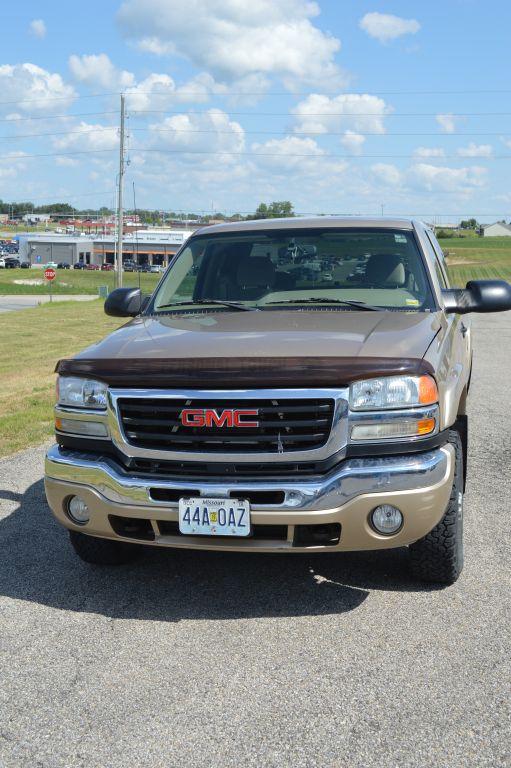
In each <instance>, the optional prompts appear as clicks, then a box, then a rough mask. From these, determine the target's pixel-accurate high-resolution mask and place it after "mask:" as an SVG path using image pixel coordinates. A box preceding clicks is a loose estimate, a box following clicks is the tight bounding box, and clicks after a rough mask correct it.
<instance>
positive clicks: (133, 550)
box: [69, 531, 141, 565]
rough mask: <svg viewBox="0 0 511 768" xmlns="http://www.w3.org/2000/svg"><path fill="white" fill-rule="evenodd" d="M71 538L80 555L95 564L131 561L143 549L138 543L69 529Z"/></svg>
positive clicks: (121, 563) (120, 563) (87, 561)
mask: <svg viewBox="0 0 511 768" xmlns="http://www.w3.org/2000/svg"><path fill="white" fill-rule="evenodd" d="M69 538H70V541H71V545H72V547H73V549H74V551H75V552H76V554H77V555H78V557H79V558H81V559H82V560H83V561H84V562H86V563H93V564H94V565H123V564H124V563H130V562H131V561H132V560H135V558H136V557H138V555H139V554H140V550H141V547H140V546H139V545H138V544H128V543H127V542H124V541H110V539H98V538H97V537H96V536H86V535H85V534H84V533H80V532H79V531H69Z"/></svg>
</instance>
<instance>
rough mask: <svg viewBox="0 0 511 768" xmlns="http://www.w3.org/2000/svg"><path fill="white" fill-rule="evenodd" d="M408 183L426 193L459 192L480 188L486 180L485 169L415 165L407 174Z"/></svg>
mask: <svg viewBox="0 0 511 768" xmlns="http://www.w3.org/2000/svg"><path fill="white" fill-rule="evenodd" d="M408 177H409V179H410V181H411V182H412V183H413V184H414V185H415V186H418V187H421V188H423V189H426V190H427V191H428V192H442V191H445V192H459V193H460V194H466V193H467V191H470V190H472V189H475V188H477V187H482V186H483V185H484V183H485V180H486V168H481V167H479V166H476V165H474V166H470V167H468V168H449V167H447V166H438V165H429V164H428V163H417V164H416V165H413V166H412V167H411V168H410V169H409V172H408Z"/></svg>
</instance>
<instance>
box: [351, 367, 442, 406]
mask: <svg viewBox="0 0 511 768" xmlns="http://www.w3.org/2000/svg"><path fill="white" fill-rule="evenodd" d="M437 402H438V389H437V386H436V383H435V380H434V379H432V378H431V376H386V377H384V378H381V379H366V380H365V381H356V382H355V383H354V384H352V385H351V387H350V408H351V410H352V411H381V410H385V409H386V408H413V407H414V406H416V405H433V404H434V403H437Z"/></svg>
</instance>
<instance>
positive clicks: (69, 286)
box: [0, 267, 160, 296]
mask: <svg viewBox="0 0 511 768" xmlns="http://www.w3.org/2000/svg"><path fill="white" fill-rule="evenodd" d="M56 272H57V277H56V278H55V280H54V281H53V286H52V290H53V293H63V294H93V295H96V296H97V295H98V288H99V286H100V285H106V286H107V287H108V290H109V291H111V290H113V289H114V288H115V284H114V281H115V273H114V272H101V271H98V272H96V271H90V272H88V271H87V270H81V269H57V270H56ZM43 273H44V270H43V269H42V268H41V269H39V268H37V269H36V268H35V267H34V268H33V269H0V296H5V295H11V294H17V295H19V294H32V295H33V294H36V295H40V294H47V293H49V287H48V283H47V282H46V280H45V279H44V274H43ZM139 278H140V286H141V288H142V290H143V291H144V293H152V292H153V291H154V289H155V287H156V284H157V283H158V280H159V278H160V275H157V274H154V275H153V274H151V273H138V272H125V273H124V274H123V284H124V285H125V286H131V285H138V284H139ZM20 280H22V281H34V282H31V284H29V285H26V284H23V283H21V284H20V283H19V281H20ZM38 281H42V284H41V285H37V284H35V283H36V282H38Z"/></svg>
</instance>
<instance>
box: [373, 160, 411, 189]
mask: <svg viewBox="0 0 511 768" xmlns="http://www.w3.org/2000/svg"><path fill="white" fill-rule="evenodd" d="M371 171H372V172H373V174H374V176H375V178H376V179H377V180H378V181H382V182H383V183H384V184H387V185H388V186H389V187H398V186H400V185H401V183H402V180H403V176H402V173H401V171H400V170H399V168H396V166H395V165H392V164H391V163H375V164H374V165H372V166H371Z"/></svg>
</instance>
